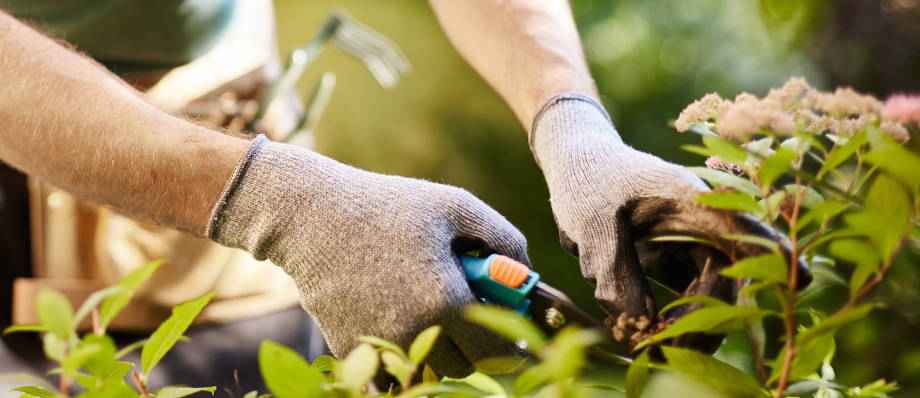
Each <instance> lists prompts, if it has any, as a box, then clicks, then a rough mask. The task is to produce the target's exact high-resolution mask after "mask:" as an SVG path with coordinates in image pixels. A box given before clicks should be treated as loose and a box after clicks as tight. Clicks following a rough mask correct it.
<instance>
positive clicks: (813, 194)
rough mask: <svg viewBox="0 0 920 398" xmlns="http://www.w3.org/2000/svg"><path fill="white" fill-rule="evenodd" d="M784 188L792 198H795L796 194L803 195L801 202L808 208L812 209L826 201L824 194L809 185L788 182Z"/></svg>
mask: <svg viewBox="0 0 920 398" xmlns="http://www.w3.org/2000/svg"><path fill="white" fill-rule="evenodd" d="M783 189H784V190H785V191H786V193H787V194H788V195H789V197H790V198H795V197H796V195H801V199H800V202H799V203H800V204H801V206H802V207H804V208H806V209H810V208H813V207H815V206H817V205H819V204H821V203H824V196H823V195H821V193H820V192H818V191H816V190H815V189H814V188H812V187H809V186H807V185H800V184H787V185H786V186H784V187H783Z"/></svg>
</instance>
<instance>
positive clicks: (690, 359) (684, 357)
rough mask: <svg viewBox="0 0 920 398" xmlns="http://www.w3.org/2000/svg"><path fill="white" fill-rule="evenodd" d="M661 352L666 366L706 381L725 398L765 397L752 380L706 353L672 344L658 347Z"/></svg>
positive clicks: (757, 384) (692, 377)
mask: <svg viewBox="0 0 920 398" xmlns="http://www.w3.org/2000/svg"><path fill="white" fill-rule="evenodd" d="M662 351H663V352H664V356H665V359H667V363H668V365H667V369H669V370H671V371H674V372H678V373H681V374H683V375H685V376H688V377H690V378H691V379H693V380H695V381H699V382H701V383H703V384H706V385H707V386H709V387H711V388H712V389H713V390H715V391H718V392H720V393H723V394H725V395H726V396H728V397H738V398H750V397H764V396H768V394H767V391H766V390H764V389H763V388H762V387H761V386H760V383H759V382H758V381H757V380H756V379H754V378H753V377H751V376H750V375H748V374H746V373H744V372H741V371H740V370H738V369H735V368H734V367H733V366H731V365H728V364H726V363H724V362H722V361H719V360H718V359H715V358H713V357H711V356H709V355H705V354H701V353H699V352H696V351H692V350H687V349H682V348H674V347H662Z"/></svg>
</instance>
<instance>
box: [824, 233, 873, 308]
mask: <svg viewBox="0 0 920 398" xmlns="http://www.w3.org/2000/svg"><path fill="white" fill-rule="evenodd" d="M827 250H828V253H829V254H830V255H831V256H834V257H835V258H838V259H840V260H844V261H847V262H849V263H851V264H853V265H855V266H856V269H855V270H854V271H853V275H852V277H851V278H850V294H851V295H853V294H856V292H857V291H858V290H859V288H861V287H862V285H863V284H864V283H865V282H866V280H867V279H869V276H870V275H872V274H873V273H875V272H876V271H878V269H879V266H880V265H881V264H880V263H881V259H880V258H879V256H878V253H877V252H876V250H875V248H874V247H873V246H872V245H870V244H869V243H868V242H866V241H864V240H862V239H838V240H835V241H832V242H831V243H830V244H829V245H827Z"/></svg>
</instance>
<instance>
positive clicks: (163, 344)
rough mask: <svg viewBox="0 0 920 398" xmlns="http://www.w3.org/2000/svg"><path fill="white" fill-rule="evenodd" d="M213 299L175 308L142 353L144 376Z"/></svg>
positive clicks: (204, 299) (200, 300) (199, 300)
mask: <svg viewBox="0 0 920 398" xmlns="http://www.w3.org/2000/svg"><path fill="white" fill-rule="evenodd" d="M151 272H152V271H151ZM213 297H214V293H209V294H206V295H204V296H201V297H199V298H197V299H194V300H191V301H188V302H185V303H182V304H179V305H177V306H176V307H175V308H173V310H172V314H171V315H170V316H169V318H168V319H166V321H164V322H163V323H161V324H160V326H159V327H158V328H157V330H155V331H154V332H153V334H152V335H150V339H148V340H147V344H144V349H143V350H142V351H141V368H142V369H144V374H150V371H151V370H153V368H154V366H156V365H157V363H159V362H160V360H161V359H163V356H165V355H166V353H167V352H169V350H171V349H172V347H173V346H174V345H175V344H176V342H178V341H179V339H181V338H182V335H183V334H184V333H185V331H186V330H187V329H188V327H189V326H191V325H192V322H193V321H194V320H195V318H196V317H197V316H198V314H199V313H200V312H201V310H203V309H204V307H205V306H206V305H208V302H210V301H211V298H213Z"/></svg>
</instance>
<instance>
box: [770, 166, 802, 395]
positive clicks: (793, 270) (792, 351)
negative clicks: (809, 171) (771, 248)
mask: <svg viewBox="0 0 920 398" xmlns="http://www.w3.org/2000/svg"><path fill="white" fill-rule="evenodd" d="M795 183H796V185H799V184H801V178H799V177H798V176H796V178H795ZM804 192H805V190H804V189H800V190H798V191H796V193H795V203H794V205H793V207H792V214H791V215H790V216H789V218H788V219H787V222H788V223H789V231H790V233H789V241H790V243H789V286H788V291H787V293H786V300H785V305H784V306H783V312H784V313H783V320H784V322H783V323H784V325H785V329H786V346H785V351H786V356H785V358H783V367H782V370H781V372H780V377H779V384H778V385H777V388H776V395H775V397H776V398H780V397H782V396H783V395H784V393H785V392H786V387H787V386H788V385H789V374H790V372H792V363H793V361H794V360H795V355H796V346H795V324H796V321H795V300H796V294H797V290H798V289H797V288H798V284H799V267H798V264H799V254H798V236H797V235H798V233H797V231H796V223H797V222H798V220H799V210H800V209H801V205H802V196H803V194H804Z"/></svg>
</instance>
